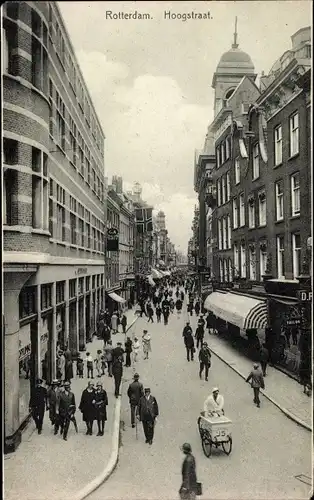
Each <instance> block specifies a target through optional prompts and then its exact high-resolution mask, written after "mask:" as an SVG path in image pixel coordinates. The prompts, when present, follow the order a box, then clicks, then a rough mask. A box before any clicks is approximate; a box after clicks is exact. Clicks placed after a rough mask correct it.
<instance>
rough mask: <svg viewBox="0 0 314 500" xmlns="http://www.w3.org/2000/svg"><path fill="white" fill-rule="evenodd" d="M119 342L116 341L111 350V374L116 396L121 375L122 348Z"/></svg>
mask: <svg viewBox="0 0 314 500" xmlns="http://www.w3.org/2000/svg"><path fill="white" fill-rule="evenodd" d="M121 346H122V344H121V342H118V343H117V347H115V348H114V349H113V351H112V358H113V360H112V375H113V377H114V385H115V389H114V395H115V397H116V398H117V397H118V396H119V394H120V385H121V380H122V375H123V354H124V350H123V349H122V347H121Z"/></svg>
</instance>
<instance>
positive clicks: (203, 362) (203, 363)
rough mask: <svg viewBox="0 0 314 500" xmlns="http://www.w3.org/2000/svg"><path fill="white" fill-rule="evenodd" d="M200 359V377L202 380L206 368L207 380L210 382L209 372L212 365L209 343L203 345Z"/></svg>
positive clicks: (199, 355) (199, 354)
mask: <svg viewBox="0 0 314 500" xmlns="http://www.w3.org/2000/svg"><path fill="white" fill-rule="evenodd" d="M198 359H199V362H200V371H199V377H200V378H202V373H203V370H204V368H205V380H206V381H208V371H209V368H210V365H211V353H210V350H209V348H208V345H207V342H204V343H203V345H202V347H201V349H200V352H199V353H198Z"/></svg>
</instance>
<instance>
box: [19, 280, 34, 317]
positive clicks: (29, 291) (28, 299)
mask: <svg viewBox="0 0 314 500" xmlns="http://www.w3.org/2000/svg"><path fill="white" fill-rule="evenodd" d="M36 292H37V287H36V286H26V287H24V288H23V289H22V290H21V292H20V295H19V312H20V319H24V318H27V317H28V316H32V315H33V314H36V313H37V293H36Z"/></svg>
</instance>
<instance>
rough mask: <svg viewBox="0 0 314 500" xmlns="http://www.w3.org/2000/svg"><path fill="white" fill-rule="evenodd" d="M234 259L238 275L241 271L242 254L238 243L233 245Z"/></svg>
mask: <svg viewBox="0 0 314 500" xmlns="http://www.w3.org/2000/svg"><path fill="white" fill-rule="evenodd" d="M233 260H234V271H235V275H238V274H239V271H240V255H239V247H238V245H234V246H233Z"/></svg>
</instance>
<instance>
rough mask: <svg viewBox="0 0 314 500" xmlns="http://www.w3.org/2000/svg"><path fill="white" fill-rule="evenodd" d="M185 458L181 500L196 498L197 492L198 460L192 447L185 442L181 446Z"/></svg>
mask: <svg viewBox="0 0 314 500" xmlns="http://www.w3.org/2000/svg"><path fill="white" fill-rule="evenodd" d="M181 451H183V453H184V455H185V458H184V460H183V463H182V484H181V487H180V490H179V495H180V499H181V500H194V499H195V497H196V492H197V477H196V462H195V458H194V455H192V447H191V445H190V444H189V443H184V444H183V445H182V447H181Z"/></svg>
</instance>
